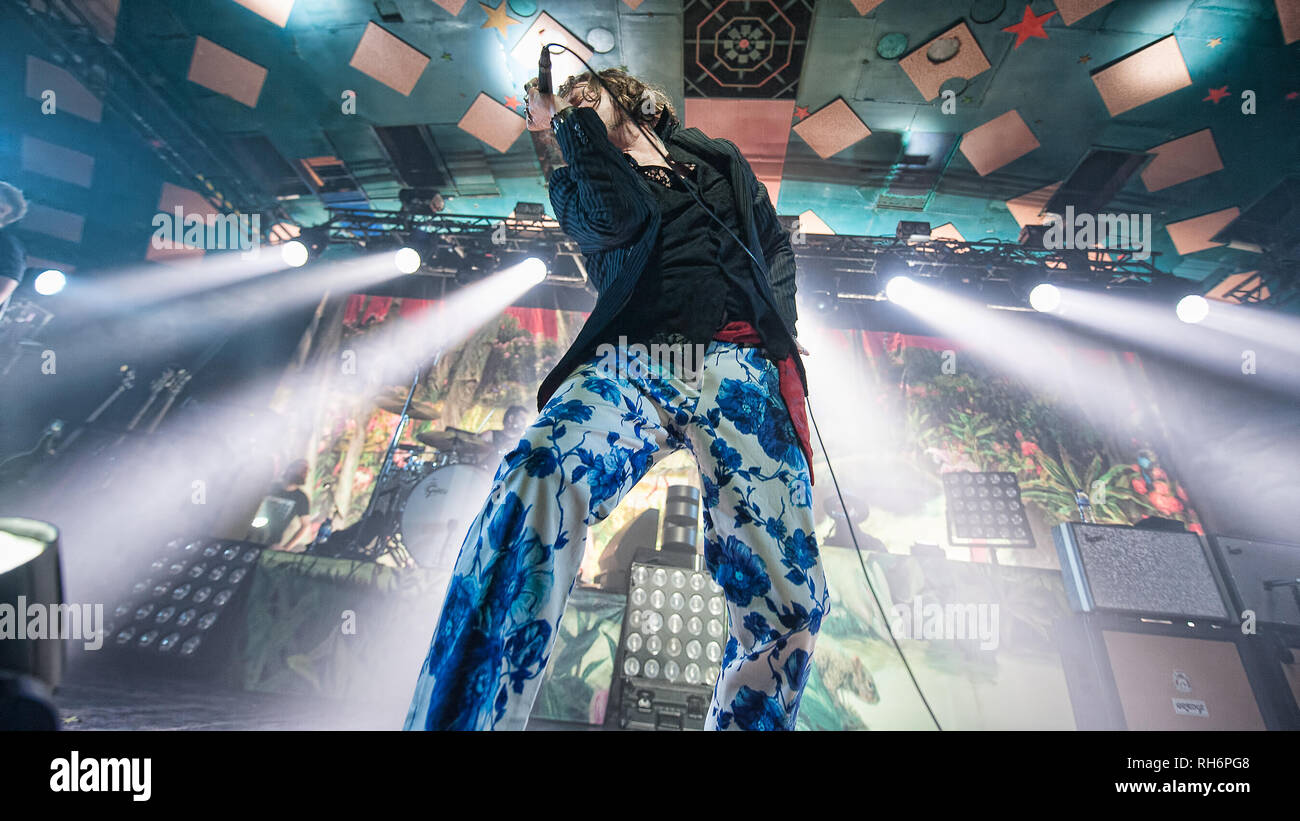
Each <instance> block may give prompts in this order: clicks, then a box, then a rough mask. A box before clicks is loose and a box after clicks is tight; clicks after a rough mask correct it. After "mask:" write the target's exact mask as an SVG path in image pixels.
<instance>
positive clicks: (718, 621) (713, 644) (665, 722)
mask: <svg viewBox="0 0 1300 821" xmlns="http://www.w3.org/2000/svg"><path fill="white" fill-rule="evenodd" d="M665 532H666V531H665ZM675 559H676V560H677V561H674V560H675ZM688 560H689V561H690V564H686V561H688ZM703 565H704V561H703V557H702V556H694V557H692V556H681V555H680V554H679V555H678V556H675V557H674V556H671V555H665V554H664V553H663V552H662V551H654V550H640V551H637V557H636V559H635V560H634V561H633V563H632V569H631V573H630V579H629V582H628V590H629V591H630V592H629V594H628V606H627V611H626V613H625V615H624V617H623V630H622V636H621V637H620V652H619V654H618V657H617V659H616V663H617V664H618V671H617V672H618V673H619V675H618V683H619V710H618V716H619V726H620V728H621V729H635V730H702V729H704V721H705V715H706V712H707V708H708V704H709V698H710V696H711V694H712V691H713V686H714V684H715V683H716V682H717V680H718V677H719V676H720V675H721V674H722V658H723V655H724V653H725V650H724V648H725V646H726V643H727V627H726V599H725V598H724V596H723V593H722V588H721V587H719V586H718V585H717V583H716V582H714V581H713V579H711V578H709V575H708V574H707V573H706V572H705V571H704V566H703Z"/></svg>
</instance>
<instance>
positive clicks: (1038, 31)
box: [1002, 5, 1056, 48]
mask: <svg viewBox="0 0 1300 821" xmlns="http://www.w3.org/2000/svg"><path fill="white" fill-rule="evenodd" d="M1053 14H1056V11H1055V10H1052V11H1049V12H1048V13H1047V14H1044V15H1042V16H1041V17H1040V16H1038V15H1035V14H1034V12H1033V10H1032V9H1030V8H1029V6H1028V5H1026V6H1025V14H1024V16H1023V17H1021V18H1020V22H1019V23H1016V24H1015V25H1014V26H1007V27H1006V28H1004V29H1002V30H1003V31H1009V32H1011V33H1012V34H1014V35H1016V44H1015V46H1014V48H1020V44H1021V43H1023V42H1025V41H1026V40H1028V39H1029V38H1030V37H1039V38H1041V39H1043V40H1046V39H1047V32H1046V31H1043V23H1046V22H1047V20H1048V18H1050V17H1051V16H1052V15H1053Z"/></svg>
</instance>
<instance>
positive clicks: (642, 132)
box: [406, 59, 829, 730]
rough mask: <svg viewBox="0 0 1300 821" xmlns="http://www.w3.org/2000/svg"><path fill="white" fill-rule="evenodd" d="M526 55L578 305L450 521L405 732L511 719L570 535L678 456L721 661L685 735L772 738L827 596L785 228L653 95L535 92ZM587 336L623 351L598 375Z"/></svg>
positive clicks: (534, 681) (745, 172)
mask: <svg viewBox="0 0 1300 821" xmlns="http://www.w3.org/2000/svg"><path fill="white" fill-rule="evenodd" d="M547 62H548V61H547V60H546V59H543V60H542V61H541V71H539V77H540V78H541V85H542V88H541V89H539V88H538V85H537V81H534V82H530V83H529V84H528V87H527V91H528V127H529V128H530V129H531V130H534V131H542V130H546V129H550V130H552V131H553V133H554V136H555V139H556V141H557V142H558V144H559V147H560V150H561V152H562V153H563V156H564V159H565V162H566V163H567V165H566V166H564V167H561V168H558V169H557V170H556V171H555V172H554V173H553V174H552V176H551V179H550V196H551V204H552V206H553V207H554V210H555V214H556V216H557V218H558V219H559V221H560V224H561V226H562V227H563V229H564V230H565V232H566V233H568V234H569V236H571V237H572V238H573V239H574V240H575V241H576V242H577V243H578V244H579V246H580V247H581V249H582V251H583V254H584V256H585V259H586V265H587V270H588V272H589V277H590V280H591V282H592V284H593V285H594V286H595V287H596V289H597V291H598V292H599V297H598V299H597V301H596V306H595V309H594V310H593V311H592V314H591V317H590V319H588V321H587V323H586V325H585V326H584V327H583V328H582V331H581V332H580V333H579V334H578V337H577V339H576V341H575V342H574V344H573V346H572V347H571V348H570V349H569V350H568V352H566V353H565V354H564V356H563V358H562V359H561V360H560V363H559V364H558V365H557V366H556V368H555V369H554V370H553V371H552V372H551V373H550V374H549V375H548V376H547V377H546V378H545V380H544V381H543V382H542V385H541V388H540V390H539V392H538V406H539V408H541V415H540V416H539V417H538V418H537V420H536V421H535V422H533V424H532V425H531V426H530V427H528V428H527V429H526V430H525V432H524V434H523V438H522V439H521V440H520V441H519V444H518V445H516V446H515V447H514V449H513V450H512V451H510V452H509V453H508V454H507V455H506V456H505V458H504V460H503V461H502V463H501V465H500V467H499V468H498V469H497V472H496V476H495V479H494V482H493V486H492V490H491V493H490V495H489V497H488V499H487V502H486V503H485V504H484V506H483V509H482V511H481V512H480V513H479V514H478V517H477V518H476V519H475V521H474V523H473V524H472V525H471V527H470V530H469V535H468V536H467V538H466V539H465V543H464V546H463V547H462V548H461V552H460V557H459V559H458V560H457V562H456V566H455V570H454V572H453V575H452V579H451V582H450V584H449V586H448V590H447V597H446V601H445V602H444V604H443V610H442V616H441V618H440V620H439V623H438V625H437V628H436V630H435V632H434V635H433V639H432V642H431V646H430V649H429V654H428V656H427V658H426V659H425V661H424V665H423V667H422V668H421V670H420V675H419V679H418V681H417V684H416V689H415V695H414V698H413V700H412V703H411V707H410V711H409V713H408V715H407V718H406V728H407V729H417V730H442V729H447V730H471V729H516V730H517V729H523V727H524V725H525V724H526V722H527V720H528V715H529V712H530V710H531V708H532V705H533V700H534V698H535V697H536V695H537V691H538V688H539V686H540V684H541V678H542V673H543V671H544V670H545V669H546V664H547V661H548V659H549V656H550V652H551V647H552V644H553V642H554V638H555V631H556V624H557V622H558V621H559V619H560V617H561V615H562V614H563V612H564V606H565V602H566V600H567V597H568V594H569V592H570V590H571V589H572V586H573V582H574V578H575V576H576V574H577V571H578V567H579V564H580V562H581V560H582V555H583V550H584V548H585V546H586V541H587V530H588V528H589V527H590V526H591V525H592V524H593V523H595V522H599V521H601V520H603V519H604V518H605V517H606V516H608V515H609V514H610V513H611V512H612V511H613V510H614V508H615V507H616V506H617V505H618V503H619V500H620V499H622V498H623V496H624V495H625V494H626V493H627V492H628V491H629V490H630V489H631V488H632V487H633V486H634V485H635V484H636V483H637V482H638V481H639V480H640V479H641V478H642V477H643V476H644V475H645V474H646V472H647V471H648V470H649V469H650V468H651V467H652V466H653V465H654V464H655V463H656V462H657V461H658V460H660V459H661V458H663V457H664V456H667V455H668V454H670V453H673V452H674V451H676V450H678V449H680V448H686V449H688V450H689V451H690V452H691V453H692V454H693V455H694V457H695V459H696V461H697V463H698V465H699V470H700V481H701V483H702V488H703V494H702V495H703V502H704V533H703V535H704V555H705V560H706V563H707V565H708V569H709V572H710V573H711V574H712V576H713V579H714V581H715V582H716V583H717V584H718V585H719V586H720V587H721V588H722V589H723V591H724V593H725V596H726V601H727V610H728V621H729V629H730V637H729V639H728V640H727V641H726V648H725V651H724V653H723V655H722V658H721V659H718V658H717V657H716V656H715V657H714V658H713V659H712V660H710V659H707V658H704V657H701V658H699V659H698V660H696V661H697V663H698V669H699V670H701V671H704V670H706V669H707V668H708V667H709V666H710V664H711V663H715V662H716V663H718V664H720V668H721V674H720V675H719V676H718V677H717V680H716V682H713V681H708V683H710V684H713V685H714V693H713V701H712V705H711V707H710V710H709V715H708V719H707V726H708V727H709V728H711V729H743V730H791V729H794V726H795V720H796V716H797V713H798V709H799V698H800V695H801V694H802V692H803V687H804V685H805V683H806V682H807V680H808V675H809V672H810V670H811V666H810V665H811V661H812V653H813V645H814V642H815V640H816V636H817V633H818V630H819V628H820V627H821V622H822V619H823V618H824V617H825V615H826V613H827V609H828V607H829V596H828V593H827V590H826V580H825V577H824V575H823V572H822V568H821V564H820V562H819V559H818V552H817V544H816V538H815V535H814V532H813V511H812V507H811V502H812V495H811V484H812V475H811V451H810V449H809V443H808V428H807V424H806V419H805V416H804V395H805V390H806V382H805V377H804V373H803V366H802V363H801V361H800V358H799V354H800V353H801V349H800V347H799V345H798V342H797V341H796V339H795V332H794V327H795V320H796V314H795V264H794V255H793V253H792V252H791V250H790V244H789V236H788V233H787V232H786V231H784V230H783V229H782V228H781V226H780V224H779V223H778V221H777V217H776V211H775V209H774V208H773V207H772V203H771V200H770V199H769V197H768V194H767V190H766V188H765V187H764V186H763V185H762V184H761V183H760V182H759V181H758V180H757V179H756V178H755V176H754V173H753V171H752V170H751V168H750V167H749V164H748V163H747V162H746V161H745V159H744V158H743V157H742V156H741V154H740V152H739V150H738V149H737V148H736V146H735V145H734V144H732V143H730V142H727V141H725V140H715V139H710V138H709V137H706V136H705V135H704V134H703V133H702V132H700V131H699V130H698V129H693V128H683V127H681V126H680V124H679V123H678V121H677V118H676V116H675V113H674V111H673V108H672V105H671V103H670V102H669V100H668V99H667V97H666V96H665V95H664V94H663V92H661V91H660V90H658V89H655V88H652V87H650V86H647V85H646V84H645V83H643V82H641V81H640V80H638V79H636V78H635V77H632V76H630V75H628V74H627V73H625V72H623V71H621V70H618V69H605V70H603V71H601V72H599V75H598V76H593V75H592V74H591V73H585V74H582V75H578V76H575V77H573V78H570V79H569V80H568V81H567V82H565V83H564V84H563V85H562V86H561V87H560V88H559V89H558V90H557V92H556V94H554V95H551V94H547V93H544V92H545V89H546V87H547V86H549V77H547V76H546V74H547V73H548V68H549V66H547ZM665 155H666V156H667V159H665ZM697 198H698V199H697ZM709 212H712V214H713V215H710V213H709ZM715 217H716V218H715ZM741 243H743V245H742V244H741ZM746 246H747V247H748V251H747V250H746ZM751 254H752V256H751ZM602 345H618V346H620V347H621V348H625V349H626V350H621V351H620V354H621V355H620V356H619V357H618V361H619V362H620V363H625V364H624V365H623V366H621V367H620V368H619V369H617V372H614V373H611V372H610V369H609V368H601V367H599V366H598V364H599V360H598V358H597V357H596V356H595V351H596V349H597V348H598V347H600V346H602ZM673 345H704V346H707V347H706V348H705V356H704V361H703V364H702V366H699V367H693V368H691V369H690V370H691V372H686V371H685V370H684V369H682V368H677V367H674V366H673V364H672V363H671V362H669V363H667V364H665V362H663V361H662V358H661V357H656V356H647V355H646V352H647V351H653V350H656V348H657V349H660V350H667V349H671V346H673ZM667 629H668V628H667V627H664V630H665V631H667ZM663 638H664V640H665V641H666V640H667V639H668V638H670V636H667V635H665V636H663ZM705 638H706V639H707V637H705ZM681 639H682V642H683V643H685V642H686V641H687V640H688V637H686V636H684V635H683V636H682V637H681ZM689 662H690V660H688V659H685V658H683V659H682V660H680V661H679V664H680V665H681V666H682V667H683V668H685V667H686V666H687V664H688V663H689ZM702 677H704V676H703V674H702ZM679 681H680V679H679Z"/></svg>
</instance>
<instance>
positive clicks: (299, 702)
mask: <svg viewBox="0 0 1300 821" xmlns="http://www.w3.org/2000/svg"><path fill="white" fill-rule="evenodd" d="M54 700H55V703H56V704H57V705H58V708H59V717H60V719H61V721H62V728H63V729H64V730H397V729H399V725H400V717H399V718H396V719H394V718H393V717H392V716H387V715H379V714H376V712H375V710H374V708H373V707H367V705H365V704H359V703H351V702H342V701H337V700H334V699H323V698H310V697H304V696H288V695H276V694H268V693H250V692H245V691H242V690H230V689H219V688H214V687H212V686H210V685H208V684H205V683H203V682H199V681H192V680H186V679H176V680H172V679H162V678H147V677H144V676H138V675H128V674H123V673H121V672H118V671H115V670H112V669H104V668H103V667H99V666H96V667H83V668H79V669H77V668H74V669H73V670H70V671H69V672H68V674H67V675H66V676H65V677H64V681H63V684H62V685H61V686H60V687H59V689H58V691H57V692H56V693H55V696H54ZM528 729H529V730H532V731H586V730H595V729H599V728H595V727H588V726H584V725H574V724H565V723H560V722H553V721H542V720H540V719H534V720H533V721H531V722H529V725H528Z"/></svg>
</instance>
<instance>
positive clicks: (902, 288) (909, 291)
mask: <svg viewBox="0 0 1300 821" xmlns="http://www.w3.org/2000/svg"><path fill="white" fill-rule="evenodd" d="M919 292H920V286H918V285H917V284H916V283H915V282H914V281H913V280H912V278H911V277H906V276H901V275H900V276H895V277H892V278H891V279H890V280H889V282H887V283H886V284H885V296H886V297H887V298H888V299H889V301H890V302H894V303H897V304H899V305H902V306H905V307H906V306H907V305H909V304H911V303H914V302H915V301H916V299H917V297H918V296H919Z"/></svg>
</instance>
